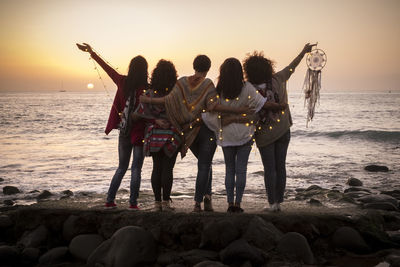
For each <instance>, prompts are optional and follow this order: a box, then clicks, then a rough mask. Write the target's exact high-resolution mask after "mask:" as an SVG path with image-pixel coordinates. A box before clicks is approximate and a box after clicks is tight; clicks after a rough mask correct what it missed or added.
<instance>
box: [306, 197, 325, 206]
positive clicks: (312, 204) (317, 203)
mask: <svg viewBox="0 0 400 267" xmlns="http://www.w3.org/2000/svg"><path fill="white" fill-rule="evenodd" d="M308 204H310V205H311V206H322V203H321V201H319V200H318V199H315V198H311V199H310V200H309V201H308Z"/></svg>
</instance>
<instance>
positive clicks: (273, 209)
mask: <svg viewBox="0 0 400 267" xmlns="http://www.w3.org/2000/svg"><path fill="white" fill-rule="evenodd" d="M263 211H265V212H267V211H275V203H274V204H269V206H264V208H263Z"/></svg>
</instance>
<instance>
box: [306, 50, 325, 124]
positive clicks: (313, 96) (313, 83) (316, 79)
mask: <svg viewBox="0 0 400 267" xmlns="http://www.w3.org/2000/svg"><path fill="white" fill-rule="evenodd" d="M306 62H307V66H308V70H307V73H306V77H305V79H304V84H303V92H304V107H307V123H306V126H307V127H308V123H309V122H311V121H312V119H313V118H314V111H315V106H316V104H317V103H319V91H320V90H321V70H322V69H323V68H324V67H325V64H326V54H325V52H324V51H322V50H321V49H314V50H312V51H311V52H310V53H309V54H308V55H307V59H306Z"/></svg>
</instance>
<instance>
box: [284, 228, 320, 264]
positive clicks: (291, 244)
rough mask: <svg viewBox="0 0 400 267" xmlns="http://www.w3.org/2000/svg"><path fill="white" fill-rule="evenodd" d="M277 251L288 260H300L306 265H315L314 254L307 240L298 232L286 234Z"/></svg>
mask: <svg viewBox="0 0 400 267" xmlns="http://www.w3.org/2000/svg"><path fill="white" fill-rule="evenodd" d="M277 251H278V252H279V253H281V254H283V255H285V256H286V257H288V258H293V259H295V260H300V261H302V262H304V263H306V264H313V263H314V254H313V253H312V251H311V249H310V246H309V245H308V242H307V239H306V238H305V237H304V236H303V235H301V234H299V233H296V232H289V233H286V234H285V235H284V236H283V237H282V238H281V240H280V241H279V243H278V247H277Z"/></svg>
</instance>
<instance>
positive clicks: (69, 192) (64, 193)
mask: <svg viewBox="0 0 400 267" xmlns="http://www.w3.org/2000/svg"><path fill="white" fill-rule="evenodd" d="M61 194H63V195H65V196H68V197H72V196H73V195H74V192H72V191H71V190H64V191H62V192H61Z"/></svg>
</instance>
